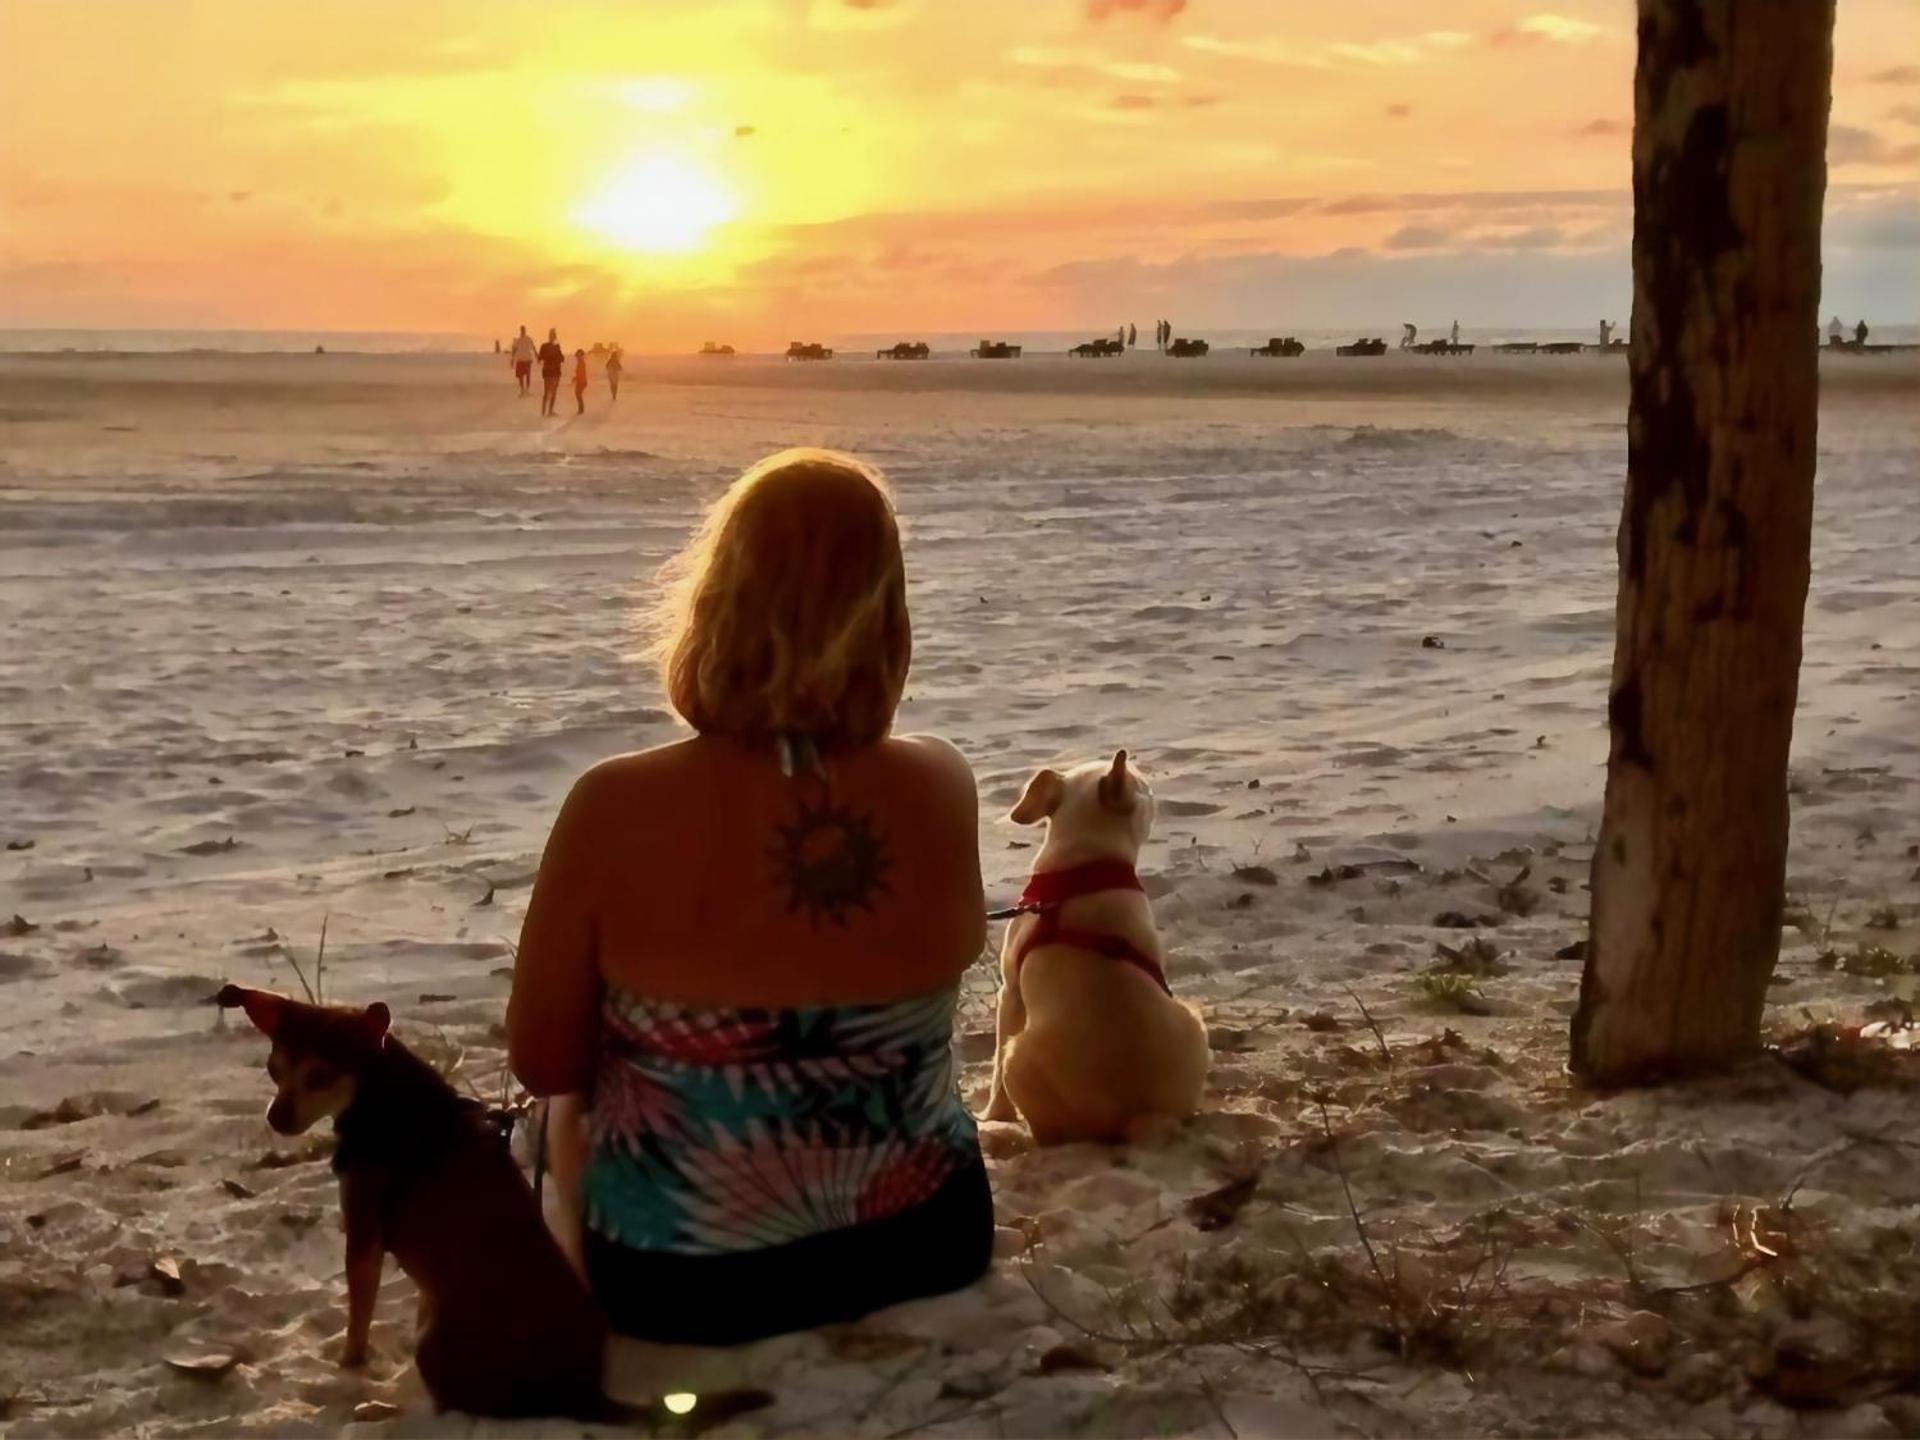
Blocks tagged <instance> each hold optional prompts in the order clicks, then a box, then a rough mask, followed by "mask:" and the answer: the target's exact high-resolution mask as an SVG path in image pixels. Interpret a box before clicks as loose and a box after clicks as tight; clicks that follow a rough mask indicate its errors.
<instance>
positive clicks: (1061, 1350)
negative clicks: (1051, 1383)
mask: <svg viewBox="0 0 1920 1440" xmlns="http://www.w3.org/2000/svg"><path fill="white" fill-rule="evenodd" d="M1112 1368H1113V1367H1112V1366H1111V1365H1109V1364H1108V1363H1107V1362H1106V1361H1104V1360H1102V1359H1101V1358H1100V1357H1099V1356H1098V1355H1096V1354H1095V1353H1094V1352H1093V1350H1092V1348H1091V1347H1089V1346H1086V1345H1082V1344H1079V1343H1077V1342H1075V1341H1072V1340H1062V1341H1061V1342H1060V1343H1059V1344H1058V1345H1055V1346H1052V1347H1051V1348H1049V1349H1047V1350H1046V1351H1044V1352H1042V1354H1041V1356H1040V1358H1039V1359H1038V1360H1036V1361H1035V1362H1034V1366H1033V1373H1034V1374H1036V1375H1060V1374H1064V1373H1066V1372H1069V1371H1073V1370H1103V1371H1104V1370H1111V1369H1112Z"/></svg>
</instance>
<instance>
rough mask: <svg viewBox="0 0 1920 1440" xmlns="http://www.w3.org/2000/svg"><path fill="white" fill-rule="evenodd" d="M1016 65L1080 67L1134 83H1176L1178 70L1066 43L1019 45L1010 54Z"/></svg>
mask: <svg viewBox="0 0 1920 1440" xmlns="http://www.w3.org/2000/svg"><path fill="white" fill-rule="evenodd" d="M1009 58H1010V59H1011V60H1012V61H1013V63H1014V64H1016V65H1024V66H1026V67H1027V68H1029V69H1033V70H1083V71H1088V72H1091V73H1093V74H1096V75H1105V76H1106V77H1107V78H1108V79H1110V80H1125V81H1129V82H1131V83H1133V84H1135V85H1177V84H1179V83H1180V72H1179V71H1178V70H1175V69H1174V68H1173V67H1172V66H1170V65H1160V64H1156V63H1154V62H1152V61H1142V60H1116V59H1114V58H1113V57H1112V56H1110V55H1103V54H1101V53H1100V52H1099V51H1098V50H1076V49H1069V48H1066V47H1054V46H1039V45H1020V46H1016V47H1015V48H1014V50H1013V52H1012V54H1011V55H1010V56H1009Z"/></svg>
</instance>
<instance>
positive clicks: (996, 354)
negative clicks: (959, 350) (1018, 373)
mask: <svg viewBox="0 0 1920 1440" xmlns="http://www.w3.org/2000/svg"><path fill="white" fill-rule="evenodd" d="M967 353H968V354H969V355H971V356H973V358H974V359H976V360H1018V359H1019V358H1020V347H1019V346H1018V345H1012V344H1009V343H1008V342H1007V341H1005V340H982V341H981V342H980V343H979V344H978V345H976V346H974V347H973V349H971V350H969V351H968V352H967Z"/></svg>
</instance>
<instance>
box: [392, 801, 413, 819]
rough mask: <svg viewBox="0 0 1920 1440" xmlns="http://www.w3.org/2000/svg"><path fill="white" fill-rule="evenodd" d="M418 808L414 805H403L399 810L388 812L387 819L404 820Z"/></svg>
mask: <svg viewBox="0 0 1920 1440" xmlns="http://www.w3.org/2000/svg"><path fill="white" fill-rule="evenodd" d="M418 808H419V807H418V806H414V805H402V806H400V807H399V808H398V809H395V810H389V811H387V819H389V820H404V819H406V818H407V816H409V815H411V814H413V812H414V811H415V810H416V809H418Z"/></svg>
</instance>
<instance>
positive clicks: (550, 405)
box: [540, 330, 567, 415]
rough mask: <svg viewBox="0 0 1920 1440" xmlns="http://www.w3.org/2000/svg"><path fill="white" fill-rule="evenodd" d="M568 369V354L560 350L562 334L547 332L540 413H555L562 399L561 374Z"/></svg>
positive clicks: (543, 353) (541, 365) (541, 378)
mask: <svg viewBox="0 0 1920 1440" xmlns="http://www.w3.org/2000/svg"><path fill="white" fill-rule="evenodd" d="M566 368H567V352H566V351H564V350H562V349H561V348H560V332H559V331H558V330H549V331H547V343H546V344H544V345H542V346H541V347H540V413H541V414H542V415H551V414H553V413H554V402H555V401H556V400H558V399H559V398H560V373H561V372H562V371H563V370H565V369H566Z"/></svg>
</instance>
